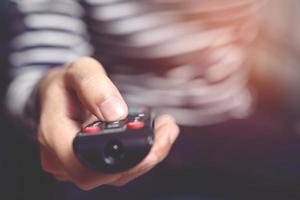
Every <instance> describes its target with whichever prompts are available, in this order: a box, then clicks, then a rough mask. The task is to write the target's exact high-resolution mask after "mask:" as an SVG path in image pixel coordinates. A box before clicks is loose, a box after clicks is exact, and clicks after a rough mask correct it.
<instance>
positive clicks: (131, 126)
mask: <svg viewBox="0 0 300 200" xmlns="http://www.w3.org/2000/svg"><path fill="white" fill-rule="evenodd" d="M144 125H145V124H144V122H141V121H136V122H129V123H128V124H127V128H129V129H140V128H143V127H144Z"/></svg>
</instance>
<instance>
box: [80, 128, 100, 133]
mask: <svg viewBox="0 0 300 200" xmlns="http://www.w3.org/2000/svg"><path fill="white" fill-rule="evenodd" d="M100 131H101V128H100V127H99V126H88V127H86V128H84V129H83V130H82V132H83V133H86V134H93V133H98V132H100Z"/></svg>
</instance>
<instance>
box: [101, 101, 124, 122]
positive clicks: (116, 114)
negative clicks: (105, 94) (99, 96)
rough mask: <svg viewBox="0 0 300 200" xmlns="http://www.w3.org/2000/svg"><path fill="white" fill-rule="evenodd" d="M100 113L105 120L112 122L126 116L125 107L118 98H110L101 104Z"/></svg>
mask: <svg viewBox="0 0 300 200" xmlns="http://www.w3.org/2000/svg"><path fill="white" fill-rule="evenodd" d="M100 111H101V114H102V115H103V117H104V119H105V120H107V121H114V120H118V119H120V118H122V117H124V116H125V115H126V105H125V103H124V102H123V101H122V100H121V99H120V98H118V97H116V96H110V97H109V98H107V99H106V100H105V101H104V102H103V103H102V104H101V106H100Z"/></svg>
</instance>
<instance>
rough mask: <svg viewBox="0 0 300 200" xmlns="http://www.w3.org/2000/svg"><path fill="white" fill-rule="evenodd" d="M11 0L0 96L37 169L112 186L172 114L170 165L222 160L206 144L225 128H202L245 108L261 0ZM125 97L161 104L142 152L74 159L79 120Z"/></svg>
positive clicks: (128, 177) (159, 143)
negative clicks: (94, 167)
mask: <svg viewBox="0 0 300 200" xmlns="http://www.w3.org/2000/svg"><path fill="white" fill-rule="evenodd" d="M11 2H12V4H13V6H12V13H13V15H14V16H15V18H14V20H15V21H14V23H13V29H14V30H15V35H14V38H13V40H12V43H11V46H12V53H11V56H10V61H11V64H12V69H11V75H12V77H11V79H12V81H11V83H10V85H9V88H8V90H7V96H6V102H7V104H6V105H7V108H8V111H9V113H10V114H11V115H12V116H13V118H15V119H19V120H20V119H22V121H25V126H26V127H27V132H28V133H30V134H31V135H32V137H33V138H36V139H37V140H38V142H39V144H40V153H41V165H42V167H43V169H44V170H45V171H46V172H49V173H51V174H52V175H53V176H54V177H55V178H56V179H57V180H60V181H71V182H73V183H75V184H76V185H77V186H78V187H80V188H81V189H84V190H91V189H93V188H95V187H98V186H103V185H124V184H126V183H128V182H130V181H132V180H133V179H135V178H137V177H138V176H141V175H142V174H144V173H146V172H148V171H149V170H150V169H152V168H153V167H154V166H155V165H157V164H158V163H160V162H161V161H162V160H163V159H164V158H165V157H166V156H167V154H168V153H169V151H170V149H171V147H172V145H173V143H174V141H175V140H176V138H177V136H178V132H179V128H178V125H176V123H175V119H176V122H177V123H178V124H179V125H180V127H181V130H182V134H181V140H180V141H178V143H177V144H176V145H177V147H176V148H175V149H174V150H173V153H172V155H170V157H169V158H168V163H169V166H171V167H170V168H173V167H175V168H176V170H177V171H176V172H178V169H179V172H182V171H183V170H186V169H187V168H186V167H187V166H186V165H188V166H190V163H192V164H195V165H196V166H199V160H201V159H203V160H205V159H206V160H208V162H209V163H214V162H217V163H218V162H221V163H224V159H222V156H223V155H222V154H221V155H218V154H217V153H216V152H215V151H214V149H213V148H212V147H215V146H219V145H220V144H219V143H218V142H217V141H220V138H221V141H222V140H224V138H225V136H224V135H223V136H220V135H219V132H220V131H221V130H220V129H216V130H215V129H214V128H213V129H214V131H211V128H207V127H210V126H212V125H214V124H220V123H222V122H224V121H227V120H229V119H241V118H245V117H247V116H249V115H250V114H251V112H252V111H253V110H254V105H255V103H254V102H255V95H254V93H253V91H252V90H251V87H250V86H249V82H248V79H249V67H248V59H249V58H250V57H251V55H253V52H251V51H250V50H251V48H250V47H251V45H252V44H253V42H254V41H255V40H256V39H257V37H258V34H259V32H260V28H261V23H262V20H261V19H262V18H263V17H262V15H263V14H264V13H263V10H265V9H266V8H267V7H268V6H270V1H268V0H264V1H254V0H243V1H241V0H231V1H224V0H216V1H206V0H198V1H196V0H188V1H180V0H178V1H166V0H165V1H164V0H161V1H155V0H147V1H126V0H107V1H103V0H78V1H75V0H74V1H70V0H52V1H51V0H40V1H29V0H23V1H19V0H11ZM291 2H292V1H291ZM294 2H295V1H294ZM104 69H105V70H104ZM128 105H129V106H131V105H135V106H149V107H151V108H153V109H154V110H155V112H156V113H158V114H159V115H163V114H168V115H163V116H162V117H160V118H158V119H157V121H156V123H155V124H156V128H155V134H156V139H155V143H154V147H153V149H152V150H151V152H150V154H149V155H148V156H147V158H146V159H145V160H144V161H143V162H142V163H141V164H139V165H138V166H137V167H135V168H133V169H131V170H129V171H127V172H125V173H121V174H116V175H105V174H99V173H95V172H93V171H91V170H89V169H87V168H85V167H83V166H82V165H81V164H80V163H79V162H78V161H77V159H76V158H75V156H74V153H73V151H72V148H71V142H72V139H73V138H74V136H75V134H76V133H77V132H78V130H79V129H80V127H81V126H82V125H84V124H86V123H87V122H90V121H92V120H95V119H97V118H98V119H101V120H107V121H113V120H118V119H122V118H124V117H125V116H126V115H127V109H128ZM171 116H173V117H174V118H175V119H173V117H171ZM24 119H26V120H24ZM203 127H204V128H203ZM206 129H209V131H207V132H208V133H209V134H204V133H203V134H202V132H203V131H204V132H205V130H206ZM34 133H36V134H35V135H34ZM214 140H215V141H214ZM206 142H207V143H206ZM212 143H213V144H212ZM176 145H175V146H176ZM221 146H222V145H221ZM226 148H228V147H226ZM226 148H225V149H226ZM229 149H230V148H229ZM195 152H196V153H195ZM215 153H216V154H215ZM187 155H188V156H187ZM208 157H209V159H208ZM222 160H223V161H222ZM200 163H201V164H203V162H200ZM225 163H226V161H225ZM168 169H169V168H168ZM172 180H173V179H172Z"/></svg>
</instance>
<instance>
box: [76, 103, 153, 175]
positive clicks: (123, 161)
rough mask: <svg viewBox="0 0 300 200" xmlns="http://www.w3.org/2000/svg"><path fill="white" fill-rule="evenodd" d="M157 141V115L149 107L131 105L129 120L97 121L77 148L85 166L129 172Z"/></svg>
mask: <svg viewBox="0 0 300 200" xmlns="http://www.w3.org/2000/svg"><path fill="white" fill-rule="evenodd" d="M153 140H154V132H153V115H152V113H151V112H150V109H148V108H129V113H128V116H127V118H126V119H124V120H121V121H114V122H103V121H95V122H94V123H92V124H90V125H88V126H87V127H85V128H83V129H82V130H81V131H80V132H79V133H78V134H77V135H76V137H75V139H74V141H73V149H74V152H75V154H76V156H77V157H78V159H79V160H80V161H81V162H82V164H84V165H85V166H87V167H89V168H92V169H94V170H96V171H99V172H104V173H117V172H122V171H126V170H128V169H130V168H132V167H134V166H136V165H137V164H138V163H140V162H141V161H142V160H143V159H144V158H145V157H146V155H147V154H148V153H149V151H150V149H151V146H152V143H153Z"/></svg>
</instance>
